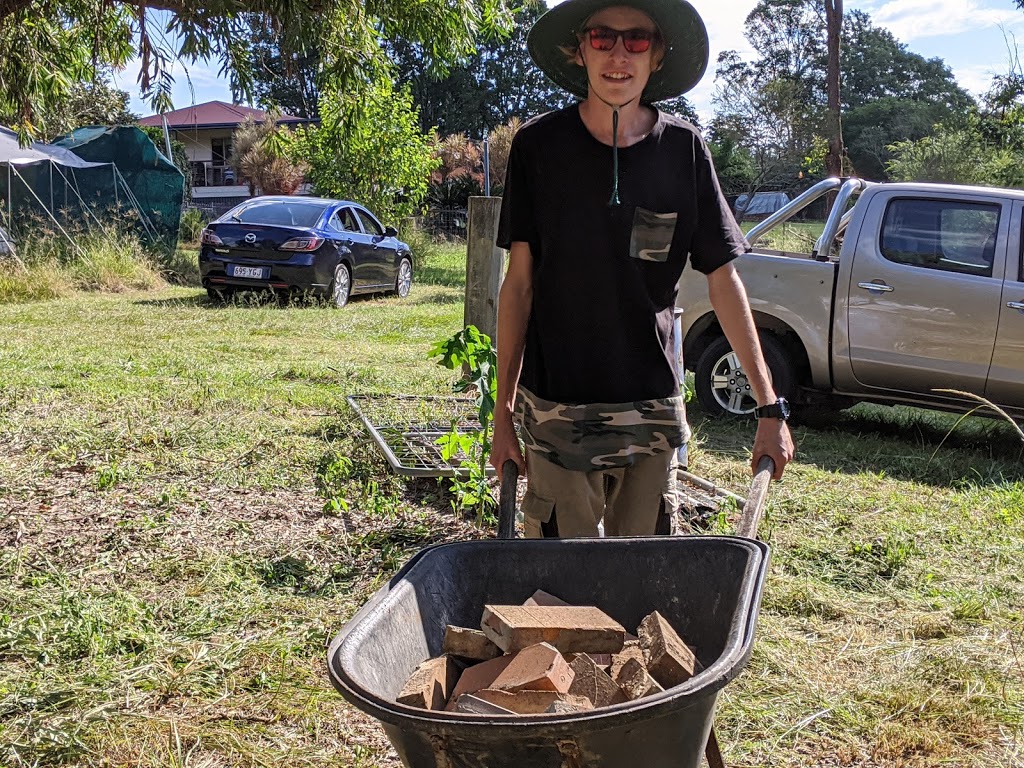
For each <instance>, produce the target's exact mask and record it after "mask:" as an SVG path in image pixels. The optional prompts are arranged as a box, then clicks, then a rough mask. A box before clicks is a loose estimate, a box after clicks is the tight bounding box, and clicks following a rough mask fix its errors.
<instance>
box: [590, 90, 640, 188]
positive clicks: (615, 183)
mask: <svg viewBox="0 0 1024 768" xmlns="http://www.w3.org/2000/svg"><path fill="white" fill-rule="evenodd" d="M588 80H589V78H588ZM589 95H591V96H597V100H598V101H601V102H604V103H605V104H607V105H608V106H609V107H611V108H612V196H611V198H610V199H609V200H608V205H609V207H614V206H617V205H621V204H622V201H621V200H619V110H620V109H622V108H623V107H624V106H626V105H627V104H632V103H633V102H634V101H636V100H637V99H638V98H640V97H639V96H634V97H633V98H632V99H630V100H629V101H626V102H623V103H622V104H617V105H616V104H612V103H611V102H610V101H608V100H607V99H603V98H601V96H600V95H599V94H598V93H597V92H596V91H595V90H594V84H593V82H590V94H589Z"/></svg>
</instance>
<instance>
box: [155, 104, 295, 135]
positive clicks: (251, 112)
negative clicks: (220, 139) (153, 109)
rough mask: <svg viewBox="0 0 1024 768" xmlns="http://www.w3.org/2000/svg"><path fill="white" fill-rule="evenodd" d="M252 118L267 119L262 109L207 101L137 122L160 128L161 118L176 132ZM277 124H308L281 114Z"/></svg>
mask: <svg viewBox="0 0 1024 768" xmlns="http://www.w3.org/2000/svg"><path fill="white" fill-rule="evenodd" d="M249 116H252V118H253V120H255V121H256V122H257V123H262V122H263V121H265V120H266V119H267V113H266V112H264V111H263V110H262V109H255V108H254V107H246V106H244V105H242V104H226V103H224V102H223V101H207V102H205V103H204V104H193V105H192V106H191V107H185V108H184V109H176V110H174V111H173V112H166V113H164V114H163V115H150V116H149V117H144V118H142V119H141V120H139V125H155V126H157V127H160V126H162V125H163V124H164V123H163V118H165V117H166V118H167V127H168V128H174V129H177V130H187V129H190V128H193V129H194V128H234V127H236V126H238V125H239V124H240V123H241V122H242V121H243V120H245V118H247V117H249ZM277 122H278V124H282V123H283V124H290V123H305V122H309V121H308V120H305V119H304V118H301V117H294V116H292V115H286V114H282V115H281V118H280V119H279V120H278V121H277Z"/></svg>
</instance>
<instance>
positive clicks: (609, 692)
mask: <svg viewBox="0 0 1024 768" xmlns="http://www.w3.org/2000/svg"><path fill="white" fill-rule="evenodd" d="M569 666H570V668H571V669H572V671H573V680H572V685H570V686H569V691H568V693H569V694H571V695H573V696H585V697H586V698H587V699H589V700H590V701H591V702H592V703H593V705H594V706H595V707H607V706H610V705H612V704H621V703H622V702H624V701H627V699H626V694H625V693H623V691H622V689H621V688H620V687H619V686H618V685H616V684H615V681H614V680H612V679H611V678H610V677H609V676H608V673H607V672H605V671H604V670H603V669H601V668H600V667H599V666H598V665H597V664H595V663H594V660H593V659H592V658H590V656H588V655H587V654H585V653H581V654H579V655H578V656H577V657H576V658H575V659H573V662H572V664H570V665H569Z"/></svg>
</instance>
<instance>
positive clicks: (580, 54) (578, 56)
mask: <svg viewBox="0 0 1024 768" xmlns="http://www.w3.org/2000/svg"><path fill="white" fill-rule="evenodd" d="M574 58H575V61H576V66H579V67H583V68H584V69H585V68H586V66H587V62H585V61H584V60H583V46H582V45H577V46H576V56H575V57H574Z"/></svg>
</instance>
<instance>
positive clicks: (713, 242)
mask: <svg viewBox="0 0 1024 768" xmlns="http://www.w3.org/2000/svg"><path fill="white" fill-rule="evenodd" d="M696 141H697V144H696V146H695V147H694V151H695V154H696V157H695V158H694V160H695V162H696V177H697V190H696V192H697V226H696V228H695V229H694V232H693V240H692V242H691V243H690V261H691V263H692V264H693V268H694V269H696V270H698V271H700V272H703V273H704V274H705V275H707V274H710V273H712V272H714V271H715V270H716V269H718V268H719V267H721V266H722V265H723V264H728V263H729V262H730V261H732V260H733V259H735V258H736V257H737V256H739V255H741V254H743V253H746V251H747V250H749V246H748V245H747V240H746V238H745V237H744V236H743V231H742V230H741V229H740V227H739V225H738V224H737V223H736V219H735V218H734V217H733V215H732V211H731V210H730V209H729V204H728V203H727V202H726V200H725V196H724V195H723V194H722V187H721V185H719V183H718V175H717V174H716V173H715V164H714V162H713V161H712V160H711V152H710V150H709V149H708V145H707V144H706V143H705V142H704V140H703V139H701V138H699V137H697V138H696Z"/></svg>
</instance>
